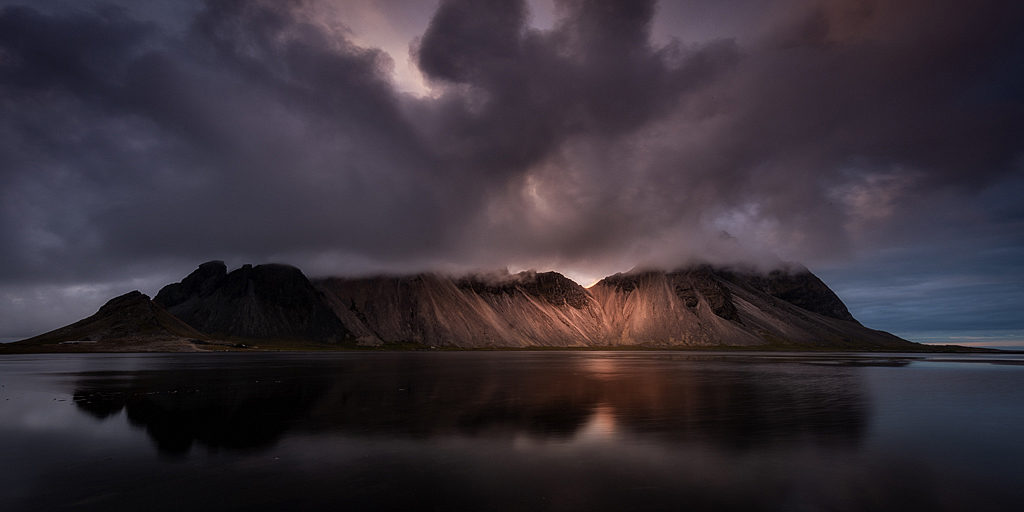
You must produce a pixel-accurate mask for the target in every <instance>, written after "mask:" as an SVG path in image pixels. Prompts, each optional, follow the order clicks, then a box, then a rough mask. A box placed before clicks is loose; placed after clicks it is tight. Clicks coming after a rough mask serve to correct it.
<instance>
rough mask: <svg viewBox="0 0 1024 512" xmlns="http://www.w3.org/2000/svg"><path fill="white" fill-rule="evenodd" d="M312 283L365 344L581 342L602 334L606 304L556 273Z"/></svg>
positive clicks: (577, 344)
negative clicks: (604, 305)
mask: <svg viewBox="0 0 1024 512" xmlns="http://www.w3.org/2000/svg"><path fill="white" fill-rule="evenodd" d="M314 283H315V284H316V286H317V287H318V288H319V289H321V290H322V291H323V292H324V293H325V295H326V296H327V298H328V303H329V304H330V305H331V307H332V308H333V309H334V312H335V313H336V314H337V315H338V317H339V318H341V319H342V321H343V322H344V323H345V325H347V326H349V328H350V329H351V330H352V332H353V333H354V334H355V335H356V336H357V337H358V339H359V341H360V342H361V343H363V344H380V343H385V342H386V343H400V342H412V343H419V344H424V345H434V346H457V347H474V348H478V347H530V346H551V347H583V346H590V345H594V344H595V340H599V339H601V336H600V334H601V319H602V318H603V312H602V311H601V307H600V305H599V304H598V303H597V301H596V300H595V299H594V298H593V297H592V296H591V295H590V294H589V293H588V292H587V291H586V289H584V288H583V287H581V286H580V285H578V284H576V283H575V282H574V281H572V280H570V279H568V278H566V277H564V276H562V275H561V274H558V273H556V272H544V273H536V272H523V273H521V274H516V275H510V274H508V273H507V272H505V273H503V274H502V273H495V274H491V275H475V276H467V277H461V278H452V277H446V276H441V275H437V274H419V275H415V276H407V277H371V278H362V279H346V278H336V277H335V278H327V279H320V280H316V281H315V282H314Z"/></svg>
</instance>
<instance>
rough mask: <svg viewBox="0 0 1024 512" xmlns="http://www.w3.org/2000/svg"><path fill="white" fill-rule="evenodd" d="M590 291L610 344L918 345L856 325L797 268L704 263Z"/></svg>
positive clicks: (616, 279) (622, 277) (629, 277)
mask: <svg viewBox="0 0 1024 512" xmlns="http://www.w3.org/2000/svg"><path fill="white" fill-rule="evenodd" d="M590 292H591V294H592V295H593V296H594V297H595V298H596V299H597V300H598V301H599V302H600V304H601V309H602V311H604V313H605V328H606V330H605V333H604V334H605V336H606V338H605V340H606V341H607V342H608V344H621V345H649V346H665V345H703V346H706V345H719V344H722V345H736V346H756V345H766V344H771V345H783V346H793V347H807V348H811V347H818V348H885V349H901V348H911V347H915V346H917V344H914V343H911V342H908V341H906V340H903V339H901V338H898V337H896V336H893V335H891V334H889V333H886V332H882V331H876V330H874V329H868V328H866V327H864V326H863V325H861V324H860V323H859V322H857V320H856V319H854V318H853V316H852V315H851V314H850V312H849V310H847V308H846V305H845V304H843V302H842V300H840V299H839V297H838V296H836V294H835V293H834V292H833V291H832V290H831V289H829V288H828V286H826V285H825V283H823V282H822V281H821V280H820V279H818V277H817V276H815V275H814V274H812V273H811V272H810V271H808V270H807V269H805V268H802V267H797V268H795V269H790V270H776V271H773V272H770V273H756V272H753V271H746V272H743V271H735V270H726V269H717V268H714V267H711V266H707V265H702V266H694V267H689V268H684V269H679V270H676V271H673V272H658V271H648V272H632V273H628V274H616V275H614V276H611V277H608V278H605V279H603V280H601V281H600V282H598V283H597V284H596V285H594V286H593V287H591V289H590Z"/></svg>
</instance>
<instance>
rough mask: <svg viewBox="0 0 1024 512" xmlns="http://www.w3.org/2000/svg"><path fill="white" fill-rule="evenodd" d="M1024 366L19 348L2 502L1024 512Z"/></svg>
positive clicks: (134, 506)
mask: <svg viewBox="0 0 1024 512" xmlns="http://www.w3.org/2000/svg"><path fill="white" fill-rule="evenodd" d="M1022 364H1024V358H1021V357H1020V356H990V355H984V356H919V355H908V356H899V355H894V356H889V355H884V356H879V355H877V354H876V355H869V354H863V355H857V354H854V355H851V354H840V355H836V354H828V355H823V354H806V355H801V354H753V353H742V354H736V353H728V354H717V353H716V354H711V353H679V352H671V353H661V352H610V353H609V352H568V353H566V352H544V353H522V352H496V353H469V352H458V353H451V352H442V353H437V352H429V353H346V354H287V355H281V354H190V355H45V356H3V357H0V385H2V386H3V387H2V388H0V510H4V511H23V510H24V511H27V510H100V511H114V510H174V511H181V512H186V511H197V510H218V511H220V510H584V511H590V510H719V511H721V510H794V511H804V510H840V511H842V510H872V511H875V510H1024V365H1022Z"/></svg>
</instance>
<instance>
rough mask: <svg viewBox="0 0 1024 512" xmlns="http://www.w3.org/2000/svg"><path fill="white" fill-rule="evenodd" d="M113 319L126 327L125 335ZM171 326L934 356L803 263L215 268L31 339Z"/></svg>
mask: <svg viewBox="0 0 1024 512" xmlns="http://www.w3.org/2000/svg"><path fill="white" fill-rule="evenodd" d="M129 299H130V300H129ZM101 313H102V314H101ZM111 315H113V316H111ZM113 317H117V318H118V319H119V320H118V321H117V322H115V323H116V324H117V325H120V326H121V327H119V329H121V330H120V331H118V330H117V329H113V330H112V329H111V327H110V326H111V325H113V324H112V323H111V322H113V321H110V320H109V318H113ZM104 318H107V319H108V320H102V319H104ZM90 319H91V320H90ZM154 319H157V320H154ZM101 320H102V321H101ZM154 322H156V323H154ZM161 322H162V323H161ZM153 325H157V326H158V327H159V328H158V329H156V328H154V327H152V326H153ZM147 329H148V330H147ZM154 329H156V330H154ZM161 329H162V330H161ZM157 331H159V336H157V337H160V336H163V337H164V338H168V339H170V338H174V339H175V340H178V341H181V340H186V341H188V340H191V341H190V342H191V343H192V344H191V345H189V347H191V348H195V344H197V343H198V344H206V343H207V342H210V341H213V340H232V341H236V342H237V341H246V342H247V343H248V341H249V340H251V341H252V342H253V343H259V342H260V341H261V340H262V341H264V342H274V343H277V344H278V345H280V346H284V347H285V348H287V347H288V346H290V345H288V343H300V342H301V343H313V344H314V345H315V346H321V347H326V348H329V347H338V348H345V347H348V348H355V347H358V346H365V347H398V346H403V347H423V348H426V347H450V348H468V349H473V348H548V347H554V348H613V347H619V348H621V347H635V348H687V347H703V348H710V347H748V348H758V347H761V348H793V349H801V348H804V349H827V348H835V349H880V350H901V349H906V350H916V349H920V348H921V346H920V345H919V344H916V343H912V342H909V341H906V340H903V339H901V338H898V337H896V336H894V335H892V334H889V333H886V332H883V331H877V330H874V329H870V328H867V327H865V326H863V325H861V324H860V323H859V322H858V321H857V320H856V319H855V318H854V317H853V316H852V315H851V314H850V312H849V310H848V309H847V307H846V305H845V304H844V303H843V302H842V300H841V299H840V298H839V297H838V296H837V295H836V294H835V293H834V292H833V291H832V290H831V289H830V288H829V287H828V286H827V285H826V284H825V283H824V282H822V281H821V280H820V279H819V278H818V277H817V276H815V275H814V274H813V273H811V272H810V271H809V270H807V269H806V268H805V267H803V266H800V265H796V264H793V265H790V266H787V267H785V268H782V269H777V270H772V271H769V272H758V271H756V270H751V269H740V268H723V267H715V266H712V265H690V266H686V267H680V268H678V269H675V270H672V271H664V270H651V269H635V270H633V271H629V272H625V273H619V274H615V275H612V276H608V277H606V278H604V279H602V280H601V281H599V282H597V283H596V284H594V285H593V286H591V287H590V288H584V287H582V286H580V285H579V284H578V283H576V282H574V281H572V280H571V279H569V278H567V277H565V276H563V275H562V274H559V273H557V272H535V271H526V272H520V273H517V274H511V273H509V272H507V271H505V272H494V273H477V274H466V275H462V276H450V275H444V274H438V273H420V274H411V275H405V276H372V277H322V278H314V279H309V278H307V277H306V276H305V274H303V273H302V271H301V270H299V269H298V268H296V267H293V266H289V265H281V264H264V265H256V266H252V265H243V266H242V267H240V268H237V269H235V270H232V271H231V272H228V271H227V266H226V265H225V264H224V262H222V261H210V262H207V263H204V264H202V265H200V266H199V267H198V268H197V269H196V270H195V271H193V272H192V273H190V274H189V275H188V276H186V277H185V278H184V279H182V280H181V281H180V282H178V283H172V284H169V285H167V286H164V287H163V288H162V289H161V290H160V292H159V293H158V294H157V295H156V296H155V297H154V298H153V299H152V300H150V299H149V298H148V297H147V296H145V295H143V294H141V293H139V292H132V293H130V294H126V295H125V296H122V297H119V298H115V299H113V300H111V301H110V302H108V303H107V304H106V305H104V306H103V307H102V308H100V311H99V312H97V314H96V315H93V316H92V317H89V318H87V319H84V320H82V321H79V322H76V323H74V324H71V325H69V326H66V327H64V328H61V329H57V330H54V331H51V332H50V333H46V334H44V335H40V336H37V337H35V338H30V340H34V343H36V344H39V343H47V342H49V343H54V342H56V343H59V342H61V341H88V338H90V337H97V336H99V337H100V338H103V337H106V338H107V339H108V340H109V339H113V338H116V337H117V336H121V337H122V338H123V339H124V340H125V341H132V340H135V341H138V340H140V339H143V338H145V337H141V338H140V337H139V336H138V335H136V334H133V333H138V332H157ZM118 333H121V334H118ZM165 333H166V334H165ZM150 337H152V336H150ZM70 338H76V339H74V340H72V339H70ZM26 341H28V340H26ZM214 342H215V343H216V341H214ZM19 343H20V342H19ZM282 344H283V345H282ZM239 346H241V344H239Z"/></svg>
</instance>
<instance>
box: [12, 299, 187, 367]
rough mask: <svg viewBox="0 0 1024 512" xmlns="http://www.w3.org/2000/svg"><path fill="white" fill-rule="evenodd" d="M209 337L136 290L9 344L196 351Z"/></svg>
mask: <svg viewBox="0 0 1024 512" xmlns="http://www.w3.org/2000/svg"><path fill="white" fill-rule="evenodd" d="M206 339H207V337H206V336H205V335H204V334H202V333H200V332H199V331H197V330H195V329H193V328H192V327H190V326H189V325H188V324H186V323H184V322H182V321H181V320H179V319H177V318H175V317H174V316H173V315H171V314H170V313H168V312H167V311H165V310H164V309H163V308H161V307H160V306H158V305H156V304H154V303H153V301H151V300H150V299H149V296H147V295H145V294H143V293H140V292H138V291H133V292H129V293H126V294H124V295H121V296H119V297H115V298H113V299H110V300H109V301H108V302H107V303H106V304H104V305H103V306H102V307H100V309H99V311H97V312H96V314H94V315H92V316H90V317H88V318H85V319H82V320H79V321H77V322H75V323H73V324H70V325H67V326H64V327H61V328H59V329H55V330H53V331H50V332H48V333H45V334H40V335H39V336H35V337H32V338H29V339H27V340H23V341H20V342H17V343H12V344H10V345H9V346H10V347H11V348H15V349H24V348H28V347H37V348H44V347H48V348H51V349H52V348H56V347H55V346H56V345H61V344H65V342H71V343H72V344H73V345H70V347H73V348H75V349H77V350H81V351H100V352H119V351H131V352H135V351H148V350H153V351H193V350H196V348H195V346H194V345H193V343H195V342H197V341H198V342H203V341H204V340H206ZM6 347H7V346H5V348H6ZM65 348H69V347H68V345H67V344H65Z"/></svg>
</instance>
